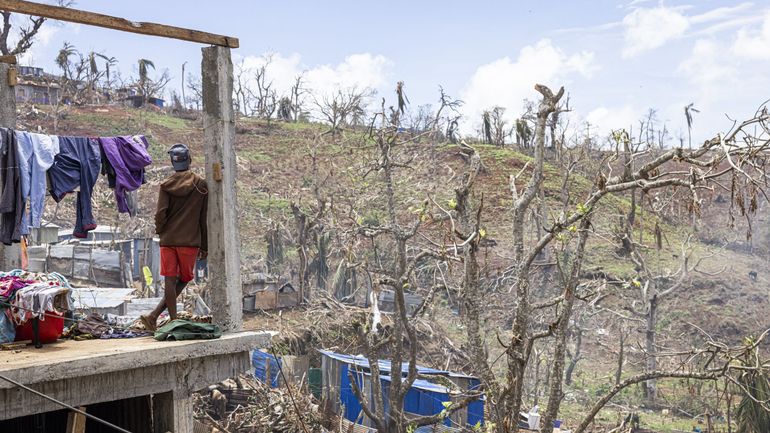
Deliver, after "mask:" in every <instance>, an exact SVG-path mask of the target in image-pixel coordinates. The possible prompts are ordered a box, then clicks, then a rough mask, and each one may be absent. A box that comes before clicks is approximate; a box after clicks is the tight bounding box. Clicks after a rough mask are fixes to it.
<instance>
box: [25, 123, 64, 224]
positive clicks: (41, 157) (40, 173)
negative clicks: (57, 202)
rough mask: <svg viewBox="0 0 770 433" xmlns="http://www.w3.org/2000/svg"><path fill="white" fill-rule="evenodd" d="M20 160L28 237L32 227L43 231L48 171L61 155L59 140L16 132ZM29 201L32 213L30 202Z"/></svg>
mask: <svg viewBox="0 0 770 433" xmlns="http://www.w3.org/2000/svg"><path fill="white" fill-rule="evenodd" d="M16 141H17V143H18V145H17V147H16V149H17V152H16V153H17V158H18V161H19V175H20V178H21V198H22V209H23V217H22V220H21V221H22V224H21V227H20V231H21V234H22V235H28V234H29V232H30V228H40V219H41V217H42V216H43V207H44V206H45V192H46V171H48V169H49V168H50V167H51V166H52V165H53V162H54V158H55V157H56V155H58V154H59V137H57V136H55V135H45V134H36V133H33V132H24V131H16ZM27 199H29V213H27V206H26V203H27V202H26V200H27Z"/></svg>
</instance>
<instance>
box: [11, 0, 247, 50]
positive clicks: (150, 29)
mask: <svg viewBox="0 0 770 433" xmlns="http://www.w3.org/2000/svg"><path fill="white" fill-rule="evenodd" d="M0 10H3V11H6V12H16V13H20V14H27V15H34V16H38V17H46V18H51V19H54V20H59V21H68V22H71V23H79V24H86V25H90V26H96V27H104V28H108V29H113V30H121V31H124V32H130V33H139V34H143V35H150V36H160V37H163V38H171V39H181V40H183V41H190V42H198V43H201V44H211V45H218V46H221V47H228V48H238V38H234V37H230V36H222V35H215V34H213V33H206V32H201V31H198V30H190V29H184V28H181V27H173V26H167V25H164V24H155V23H143V22H136V21H129V20H127V19H124V18H118V17H113V16H110V15H103V14H97V13H94V12H87V11H82V10H78V9H72V8H65V7H61V6H51V5H45V4H40V3H34V2H29V1H24V0H0Z"/></svg>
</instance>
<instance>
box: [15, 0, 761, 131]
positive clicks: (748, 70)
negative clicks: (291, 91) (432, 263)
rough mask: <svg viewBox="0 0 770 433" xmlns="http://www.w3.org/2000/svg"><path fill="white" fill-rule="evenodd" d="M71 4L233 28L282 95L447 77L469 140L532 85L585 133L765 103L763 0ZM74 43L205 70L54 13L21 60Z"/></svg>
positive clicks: (239, 54) (194, 54)
mask: <svg viewBox="0 0 770 433" xmlns="http://www.w3.org/2000/svg"><path fill="white" fill-rule="evenodd" d="M74 7H76V8H78V9H83V10H88V11H93V12H100V13H105V14H109V15H115V16H119V17H123V18H127V19H130V20H133V21H149V22H156V23H163V24H169V25H175V26H180V27H186V28H193V29H197V30H203V31H208V32H212V33H218V34H224V35H228V36H235V37H237V38H239V39H240V48H238V49H235V50H233V62H234V64H236V66H237V67H242V68H243V69H244V70H246V71H247V73H246V75H249V74H248V71H250V70H253V68H255V67H257V66H259V65H261V64H262V63H263V62H264V61H265V58H266V57H268V56H269V57H270V58H271V59H272V61H271V64H270V66H269V67H268V77H269V80H271V81H273V82H274V83H275V84H274V85H275V86H276V88H277V89H278V90H279V92H280V93H288V88H289V86H290V83H291V82H292V81H293V79H294V77H295V76H296V75H297V74H299V73H302V72H304V73H305V77H306V80H307V83H308V86H309V87H310V88H311V89H312V90H313V91H314V92H315V93H316V94H324V93H328V92H332V91H334V89H336V88H339V87H342V88H348V87H352V86H356V87H359V88H364V87H371V88H373V89H376V90H377V92H378V98H379V97H385V98H386V99H387V100H388V101H393V99H394V96H395V94H394V89H395V83H396V82H397V81H404V83H405V90H406V94H407V96H408V98H409V100H410V103H411V105H412V107H413V108H416V106H418V105H422V104H433V105H434V107H435V106H436V104H437V100H438V95H439V93H438V88H439V86H443V88H444V89H445V91H446V92H447V93H448V94H449V95H451V96H454V97H457V98H460V99H462V100H463V101H464V102H465V104H464V106H463V107H462V114H464V116H465V121H464V123H463V125H462V132H463V133H468V134H470V133H474V131H475V130H476V128H478V125H479V123H480V119H481V113H482V112H483V111H484V110H486V109H490V108H492V107H494V106H501V107H505V108H506V114H505V115H506V117H507V119H508V120H513V119H515V118H517V117H519V116H520V115H521V113H522V110H523V106H524V100H525V99H529V100H536V99H537V97H538V94H537V93H536V92H535V91H534V85H535V84H536V83H541V84H546V85H549V86H551V87H552V88H554V89H556V88H558V87H559V86H564V87H565V89H566V91H567V93H568V94H569V101H570V108H571V110H572V111H571V112H570V113H569V122H570V125H571V126H572V127H574V128H576V129H580V130H583V129H585V130H588V131H590V132H591V133H595V134H607V133H608V132H609V131H611V130H614V129H618V128H626V129H629V128H631V127H633V128H638V120H639V119H640V118H642V117H643V116H645V115H646V113H647V112H648V111H649V109H651V108H653V109H656V110H657V118H658V120H659V121H661V122H665V124H666V126H667V128H668V130H669V131H670V133H671V135H672V137H673V138H674V140H675V141H677V142H678V140H679V137H686V136H687V126H686V123H685V116H684V106H685V105H688V104H690V103H693V104H694V107H695V108H697V109H698V110H699V112H698V113H695V114H694V120H693V129H692V135H693V142H697V141H699V140H701V141H702V140H704V139H706V138H710V137H713V136H714V135H715V134H716V133H718V132H724V131H726V130H728V129H729V128H730V126H731V125H732V121H731V120H730V119H745V118H748V117H751V116H752V115H753V114H754V112H755V111H756V109H757V108H758V107H759V106H760V105H761V104H762V103H763V102H764V101H765V100H766V99H768V98H770V2H769V1H768V0H762V1H754V2H740V1H736V2H728V1H717V0H690V1H666V2H660V1H648V0H625V1H620V2H618V1H609V0H591V1H588V0H562V1H555V0H542V1H539V2H523V1H486V0H478V1H473V2H469V1H464V2H460V1H455V0H443V1H429V0H425V1H403V0H390V1H388V2H386V3H383V2H368V1H361V0H358V1H352V0H350V1H335V0H329V1H324V2H319V1H315V0H295V1H292V2H256V1H246V0H221V1H218V2H211V1H206V0H163V1H157V0H132V1H131V2H126V1H109V2H107V1H104V0H77V2H76V4H75V6H74ZM17 18H21V16H19V17H17ZM65 41H66V42H69V43H71V44H73V45H74V46H75V47H76V48H77V49H78V50H79V51H81V52H84V53H87V52H90V51H95V52H100V53H104V54H107V55H109V56H114V57H116V58H117V59H118V61H119V68H120V70H121V73H122V75H123V76H124V77H128V76H131V75H136V73H137V69H138V68H137V66H136V64H137V60H138V59H140V58H146V59H150V60H152V61H153V62H154V63H155V65H156V69H157V73H158V74H159V73H160V72H162V71H163V70H164V69H168V70H169V73H170V74H171V75H172V77H173V78H174V80H173V81H172V82H171V85H170V87H171V88H179V87H180V85H181V76H182V73H181V71H182V64H183V63H185V62H187V65H186V70H187V71H188V72H192V73H193V74H195V75H199V70H200V48H201V45H199V44H195V43H190V42H183V41H176V40H171V39H164V38H157V37H150V36H143V35H135V34H130V33H123V32H117V31H111V30H107V29H101V28H96V27H89V26H84V25H77V24H65V23H56V22H48V23H47V24H46V25H45V26H44V27H43V29H42V31H41V32H40V35H39V37H38V39H37V41H36V43H35V45H34V46H33V48H32V49H31V51H30V52H29V53H28V54H27V55H25V56H24V58H23V59H22V63H28V64H30V63H31V64H35V65H36V66H42V67H44V68H45V69H46V70H47V71H49V72H54V71H56V66H55V63H54V58H55V57H56V53H57V52H58V50H59V49H60V48H61V46H62V44H63V43H64V42H65ZM390 103H392V102H390ZM587 125H588V126H587Z"/></svg>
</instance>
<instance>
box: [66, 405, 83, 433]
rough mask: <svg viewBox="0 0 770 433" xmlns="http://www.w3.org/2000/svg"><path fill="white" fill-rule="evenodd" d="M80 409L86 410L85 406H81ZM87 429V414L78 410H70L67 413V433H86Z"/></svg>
mask: <svg viewBox="0 0 770 433" xmlns="http://www.w3.org/2000/svg"><path fill="white" fill-rule="evenodd" d="M78 409H80V410H82V411H83V412H85V411H86V407H85V406H80V407H79V408H78ZM85 431H86V416H85V415H83V414H81V413H78V412H70V413H69V414H67V433H85Z"/></svg>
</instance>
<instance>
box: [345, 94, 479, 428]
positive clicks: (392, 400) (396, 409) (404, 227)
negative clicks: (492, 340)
mask: <svg viewBox="0 0 770 433" xmlns="http://www.w3.org/2000/svg"><path fill="white" fill-rule="evenodd" d="M398 89H399V91H403V88H402V86H398ZM401 101H404V102H401ZM404 105H405V98H404V99H401V98H399V104H398V106H397V107H394V110H393V112H392V113H391V115H388V114H387V113H386V110H385V104H384V102H383V104H382V109H381V111H380V112H379V113H377V115H376V116H375V119H374V122H377V121H379V122H380V125H381V126H378V127H375V126H374V125H375V123H373V124H372V128H371V129H370V132H369V139H370V140H372V141H374V143H375V155H373V159H374V161H370V168H369V170H367V174H371V173H377V174H378V182H379V183H380V184H381V186H382V189H383V191H384V192H383V195H382V200H383V205H384V209H385V213H386V215H387V216H386V220H385V221H384V223H383V224H380V225H377V226H371V225H370V226H365V225H364V226H360V227H359V228H358V233H359V235H360V236H363V237H364V238H369V239H373V238H383V239H384V240H387V241H388V244H389V245H390V247H391V250H392V259H391V260H388V261H387V262H383V261H381V262H379V263H378V264H377V265H372V266H369V267H367V269H366V271H367V272H369V273H372V274H374V275H376V284H377V285H378V286H379V287H387V288H389V289H391V290H392V291H393V294H394V304H395V311H394V314H393V324H392V326H391V327H390V329H389V330H388V331H387V332H385V331H384V330H383V329H382V328H381V327H380V326H378V324H377V323H372V324H371V325H370V326H369V327H368V331H366V333H365V335H363V336H362V337H363V341H364V342H365V347H366V356H367V358H368V359H369V365H370V369H371V376H370V378H368V379H365V380H369V381H370V384H369V386H368V389H370V390H371V394H370V395H366V396H365V395H363V391H362V390H361V388H360V387H359V386H358V384H357V383H356V381H355V380H351V386H352V387H353V392H354V393H355V395H356V396H357V398H358V400H359V402H360V403H361V406H362V409H363V411H364V413H365V414H366V416H367V417H369V418H370V419H371V420H372V422H373V424H374V426H375V428H376V430H377V431H378V432H379V433H397V432H399V433H400V432H404V431H409V430H410V429H413V428H415V427H419V426H423V425H430V424H436V423H438V422H441V421H443V420H444V419H445V418H446V417H448V416H450V415H451V413H453V412H454V411H457V410H459V409H461V408H464V407H466V406H467V404H468V403H470V402H471V401H473V400H474V399H476V398H478V395H470V396H468V397H467V398H465V399H463V400H462V401H461V402H458V403H452V404H451V405H449V406H448V407H447V408H446V410H445V411H442V412H441V413H439V414H436V415H432V416H420V417H416V418H415V417H407V415H406V414H405V413H404V409H403V408H404V399H405V397H406V394H407V392H408V391H409V389H410V388H411V387H412V384H413V383H414V381H415V380H416V379H417V351H418V347H419V341H418V338H417V331H416V329H415V326H414V324H413V323H412V320H411V318H410V317H409V315H408V312H407V306H406V301H405V293H406V291H407V290H410V289H413V288H416V287H417V286H418V282H417V280H416V278H415V271H416V269H417V267H419V266H420V264H421V263H422V262H423V261H424V260H431V259H433V260H439V261H443V260H444V257H443V256H442V255H441V253H440V252H437V251H434V250H432V249H430V248H423V247H420V246H419V245H418V244H417V243H416V242H415V237H416V236H417V233H418V231H419V230H420V227H421V225H422V222H423V220H425V218H424V217H423V216H424V215H425V214H424V213H423V212H425V207H426V206H427V204H425V205H424V206H423V210H422V211H421V212H420V213H421V215H419V216H418V217H417V218H414V220H413V221H408V220H406V221H405V220H404V218H403V217H400V216H399V215H400V214H401V212H400V209H399V205H398V204H397V203H398V202H397V195H396V188H397V186H396V179H397V176H398V170H399V169H402V168H405V167H408V165H409V160H408V158H407V159H406V160H405V159H404V156H403V155H401V154H399V152H398V149H399V146H401V145H403V144H404V140H405V139H406V140H408V138H407V137H404V135H403V133H400V132H399V129H400V128H399V119H400V115H401V114H402V113H403V112H404ZM394 113H395V114H394ZM373 317H376V315H375V316H373ZM381 353H388V354H389V355H390V356H389V358H390V361H391V365H393V366H399V365H404V364H405V363H406V365H408V368H407V373H406V377H403V376H402V375H401V374H398V367H396V368H395V369H394V370H393V372H392V373H391V375H390V384H389V389H388V392H387V395H386V396H383V392H382V386H381V383H380V370H379V365H378V359H379V358H380V355H381ZM350 376H351V379H352V378H353V373H350ZM370 397H371V401H370ZM385 399H387V403H386V400H385ZM386 405H387V407H389V410H388V414H387V415H386V413H385V407H386Z"/></svg>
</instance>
